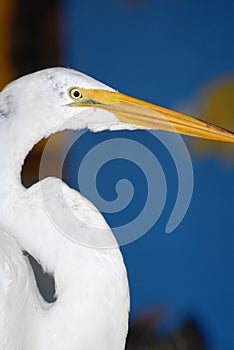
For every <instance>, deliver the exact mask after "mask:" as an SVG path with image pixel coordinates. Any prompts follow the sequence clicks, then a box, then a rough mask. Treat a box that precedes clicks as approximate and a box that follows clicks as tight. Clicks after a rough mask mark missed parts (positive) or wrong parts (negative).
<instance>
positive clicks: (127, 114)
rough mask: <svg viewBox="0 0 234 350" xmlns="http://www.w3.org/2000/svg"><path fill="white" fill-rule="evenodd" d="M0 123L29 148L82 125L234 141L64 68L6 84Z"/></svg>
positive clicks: (231, 136) (218, 130) (0, 103)
mask: <svg viewBox="0 0 234 350" xmlns="http://www.w3.org/2000/svg"><path fill="white" fill-rule="evenodd" d="M1 120H7V123H1ZM0 123H1V124H2V125H1V126H2V128H1V129H3V124H5V127H6V128H7V129H8V132H9V127H10V126H12V127H11V130H12V138H15V140H14V141H15V142H16V140H17V139H18V138H21V137H22V138H24V139H25V145H26V144H27V145H26V148H27V151H28V150H29V149H31V148H32V146H33V145H34V144H35V143H37V142H38V141H39V140H40V139H42V138H43V137H47V136H49V135H51V134H53V133H55V132H57V131H61V130H64V129H72V130H77V129H83V128H88V129H90V130H93V131H100V130H105V129H110V130H113V129H139V128H140V129H157V130H166V131H169V132H174V133H180V134H184V135H189V136H194V137H200V138H207V139H213V140H219V141H227V142H234V134H233V133H232V132H229V131H227V130H225V129H222V128H220V127H217V126H215V125H212V124H209V123H207V122H203V121H201V120H199V119H196V118H193V117H190V116H187V115H185V114H181V113H178V112H175V111H172V110H169V109H167V108H163V107H159V106H157V105H155V104H152V103H149V102H145V101H143V100H139V99H136V98H133V97H130V96H127V95H125V94H122V93H120V92H117V91H115V90H114V89H112V88H110V87H108V86H107V85H105V84H102V83H100V82H98V81H96V80H95V79H93V78H91V77H89V76H87V75H85V74H82V73H79V72H77V71H74V70H70V69H66V68H49V69H45V70H42V71H39V72H36V73H32V74H29V75H26V76H24V77H22V78H19V79H17V80H15V81H13V82H12V83H10V84H8V85H7V86H6V87H5V88H4V90H3V91H2V92H1V94H0ZM20 135H22V136H20ZM20 144H21V145H22V140H20Z"/></svg>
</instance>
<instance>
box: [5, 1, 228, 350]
mask: <svg viewBox="0 0 234 350" xmlns="http://www.w3.org/2000/svg"><path fill="white" fill-rule="evenodd" d="M0 15H1V21H0V77H1V79H0V84H1V87H3V86H4V85H5V84H6V83H7V82H9V81H10V80H12V79H14V78H16V77H18V76H21V75H23V74H26V73H30V72H32V71H35V70H38V69H42V68H45V67H50V66H57V65H62V66H67V67H71V68H75V69H77V70H80V71H83V72H84V73H87V74H89V75H91V76H93V77H95V78H96V79H98V80H101V81H103V82H105V83H106V84H108V85H111V86H113V87H114V88H116V89H118V90H120V91H121V92H124V93H127V94H129V95H132V96H135V97H138V98H142V99H145V100H149V101H151V102H154V103H156V104H159V105H163V106H165V107H168V108H173V109H177V110H179V111H181V112H185V113H188V114H192V115H196V116H200V117H201V118H203V119H206V120H209V121H211V122H214V123H216V122H217V123H218V124H220V125H222V126H223V127H225V128H227V129H231V130H234V29H233V23H234V2H233V1H232V0H222V1H221V0H213V1H211V0H208V1H202V0H190V1H185V0H100V1H96V0H86V1H77V0H50V1H46V0H40V1H39V2H31V1H27V0H8V1H7V2H3V1H2V2H1V3H0ZM67 137H69V135H67V134H66V136H65V135H63V134H60V135H57V136H55V142H54V148H53V150H52V155H51V161H50V162H49V164H48V174H50V175H56V157H59V154H60V151H61V150H62V149H63V147H64V143H65V142H66V141H65V139H66V138H67ZM112 137H115V138H118V137H124V138H130V139H134V140H137V141H138V142H141V143H142V144H144V145H146V146H147V147H148V148H150V150H151V151H152V152H155V154H156V157H157V158H160V162H161V164H163V170H164V173H165V175H166V178H167V184H168V197H167V202H166V206H165V209H164V211H163V214H162V215H161V217H160V219H159V221H158V222H157V224H156V225H155V226H154V227H153V228H152V229H151V230H150V231H149V232H148V233H147V234H146V235H144V236H143V237H142V238H141V239H138V240H137V241H135V242H133V243H131V244H129V245H126V246H124V247H122V248H121V250H122V252H123V255H124V259H125V262H126V265H127V269H128V276H129V282H130V287H131V315H130V321H131V331H130V336H129V343H128V349H135V350H137V349H146V350H147V349H165V350H166V349H181V350H184V349H190V350H191V349H196V350H199V349H208V350H231V349H234V274H233V268H234V230H233V226H234V225H233V224H234V216H233V211H234V182H233V178H234V157H233V155H234V152H233V146H232V145H231V147H230V146H227V145H224V144H221V143H216V142H212V141H209V142H205V141H198V140H193V139H189V138H184V139H185V142H186V144H187V146H188V149H189V151H190V154H191V157H192V162H193V168H194V191H193V197H192V201H191V204H190V207H189V210H188V212H187V214H186V216H185V218H184V220H183V221H182V223H181V224H180V225H179V226H178V227H177V228H176V230H175V231H174V232H173V233H172V234H170V235H167V234H165V227H166V224H167V221H168V218H169V216H170V212H171V208H172V207H173V203H174V201H175V196H176V191H177V189H176V185H177V180H176V172H175V169H174V168H173V164H171V160H170V157H169V155H168V154H167V152H165V150H162V149H161V148H160V147H159V145H157V144H155V143H154V142H155V141H154V140H153V138H152V139H151V138H150V137H149V135H148V134H147V133H144V132H139V131H136V132H131V133H130V132H115V133H109V132H103V133H100V134H92V133H89V132H87V133H85V134H84V135H82V137H80V138H79V141H78V142H77V143H76V144H75V145H74V147H73V148H72V150H71V152H70V153H69V155H68V157H67V159H66V162H65V167H64V179H65V181H66V182H67V183H69V184H70V185H71V186H73V187H75V188H79V186H78V184H77V172H78V169H79V164H80V162H81V160H82V157H84V155H85V154H86V152H88V151H89V149H90V148H91V147H94V145H96V144H99V143H100V142H102V141H103V140H106V139H110V138H112ZM44 145H45V141H43V142H41V143H40V144H38V145H36V147H34V149H33V151H32V152H31V153H30V155H29V156H28V158H27V161H26V163H25V166H24V168H23V173H22V179H23V182H24V184H25V186H30V185H31V184H32V183H34V182H35V181H37V179H38V167H39V163H40V157H41V152H42V150H43V147H44ZM81 150H82V152H81ZM123 177H124V178H130V179H132V178H133V179H134V178H135V180H133V183H134V186H135V187H137V186H140V187H142V188H143V189H144V188H146V184H145V183H144V181H143V180H144V179H142V176H141V175H139V170H138V169H137V167H134V166H130V165H129V164H128V165H126V164H125V163H121V162H120V163H118V164H117V165H115V164H112V165H110V166H108V167H107V168H106V167H105V169H103V172H102V173H101V176H100V177H99V178H98V186H99V187H100V189H101V191H102V195H103V196H104V197H105V199H108V198H110V197H111V196H112V195H113V192H110V191H114V188H115V184H116V181H118V180H119V179H121V178H123ZM134 181H135V182H134ZM155 181H157V179H155ZM111 186H112V190H109V188H111ZM146 190H147V188H146ZM83 194H84V195H85V193H83ZM90 199H91V200H92V198H90ZM144 200H145V198H144V196H142V198H141V195H140V194H139V195H138V196H137V206H134V205H132V206H131V207H130V209H128V210H127V212H126V213H122V212H121V213H119V214H116V213H115V214H113V215H111V214H106V213H103V215H104V216H105V218H106V220H107V221H108V223H109V224H110V226H111V227H112V228H113V230H114V229H115V227H117V226H118V225H121V222H125V221H127V220H128V218H131V217H134V215H136V213H137V212H138V210H139V207H143V206H144ZM94 204H95V203H94ZM35 269H36V270H37V269H38V267H35ZM38 274H39V272H38ZM44 278H46V276H44V277H43V276H41V275H40V276H39V279H40V281H41V282H40V284H41V288H42V290H43V293H44V294H45V297H46V298H48V299H50V298H51V299H52V300H51V301H53V281H50V285H51V288H50V289H46V288H45V284H46V282H45V280H44Z"/></svg>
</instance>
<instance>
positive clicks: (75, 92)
mask: <svg viewBox="0 0 234 350" xmlns="http://www.w3.org/2000/svg"><path fill="white" fill-rule="evenodd" d="M73 96H74V97H76V98H77V97H80V91H78V90H75V91H74V92H73Z"/></svg>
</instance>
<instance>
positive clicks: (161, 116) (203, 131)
mask: <svg viewBox="0 0 234 350" xmlns="http://www.w3.org/2000/svg"><path fill="white" fill-rule="evenodd" d="M79 90H80V92H81V98H80V99H79V100H75V101H74V103H72V105H73V106H88V107H95V108H101V109H104V110H106V111H109V112H111V113H113V114H115V115H116V117H117V118H118V120H119V121H120V122H122V123H128V124H133V125H137V126H140V127H142V128H147V129H156V130H166V131H170V132H174V133H180V134H184V135H189V136H195V137H200V138H204V139H212V140H217V141H226V142H234V133H232V132H230V131H228V130H225V129H222V128H220V127H218V126H216V125H213V124H210V123H207V122H204V121H202V120H199V119H197V118H193V117H190V116H188V115H185V114H182V113H178V112H175V111H172V110H170V109H167V108H164V107H159V106H157V105H154V104H152V103H149V102H145V101H142V100H139V99H136V98H133V97H130V96H127V95H124V94H121V93H119V92H113V91H106V90H93V89H79Z"/></svg>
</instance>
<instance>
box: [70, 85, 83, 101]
mask: <svg viewBox="0 0 234 350" xmlns="http://www.w3.org/2000/svg"><path fill="white" fill-rule="evenodd" d="M70 96H71V98H72V99H73V100H78V99H79V98H82V97H83V96H82V93H81V92H80V90H78V89H77V88H72V89H71V90H70Z"/></svg>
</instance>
